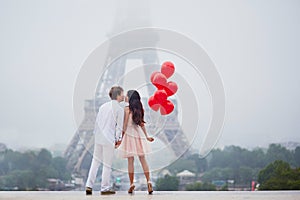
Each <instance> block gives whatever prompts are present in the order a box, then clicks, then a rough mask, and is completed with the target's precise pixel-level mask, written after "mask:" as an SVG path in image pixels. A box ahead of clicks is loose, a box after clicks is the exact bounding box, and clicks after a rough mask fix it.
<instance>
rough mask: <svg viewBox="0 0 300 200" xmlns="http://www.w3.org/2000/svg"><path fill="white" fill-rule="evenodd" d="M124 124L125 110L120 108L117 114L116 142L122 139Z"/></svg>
mask: <svg viewBox="0 0 300 200" xmlns="http://www.w3.org/2000/svg"><path fill="white" fill-rule="evenodd" d="M123 123H124V110H123V109H122V108H120V109H118V113H117V126H116V142H118V141H120V140H121V139H122V132H123Z"/></svg>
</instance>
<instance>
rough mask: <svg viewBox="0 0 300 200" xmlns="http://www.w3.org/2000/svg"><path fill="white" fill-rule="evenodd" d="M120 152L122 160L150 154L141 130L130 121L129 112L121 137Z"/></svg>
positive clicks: (130, 115)
mask: <svg viewBox="0 0 300 200" xmlns="http://www.w3.org/2000/svg"><path fill="white" fill-rule="evenodd" d="M120 150H121V156H122V157H123V158H128V157H132V156H143V155H146V154H148V153H149V152H150V146H149V145H148V141H147V138H146V136H145V134H144V132H143V130H142V128H141V127H140V126H139V125H136V124H135V123H134V122H133V121H132V114H131V112H130V113H129V118H128V124H127V130H126V132H125V134H124V136H123V140H122V143H121V146H120Z"/></svg>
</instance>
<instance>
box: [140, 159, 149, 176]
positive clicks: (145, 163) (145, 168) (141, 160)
mask: <svg viewBox="0 0 300 200" xmlns="http://www.w3.org/2000/svg"><path fill="white" fill-rule="evenodd" d="M139 159H140V162H141V164H142V167H143V170H144V174H145V177H146V180H147V182H149V181H150V173H149V167H148V164H147V161H146V158H145V156H139Z"/></svg>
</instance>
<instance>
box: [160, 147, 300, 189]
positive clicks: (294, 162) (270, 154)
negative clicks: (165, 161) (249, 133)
mask: <svg viewBox="0 0 300 200" xmlns="http://www.w3.org/2000/svg"><path fill="white" fill-rule="evenodd" d="M277 160H281V161H282V162H285V163H287V164H288V165H289V166H290V168H291V169H297V168H299V167H300V147H299V146H298V147H297V148H296V149H294V150H288V149H286V148H285V147H283V146H281V145H280V144H270V145H269V147H268V148H267V149H262V148H255V149H253V150H248V149H245V148H241V147H238V146H228V147H225V148H224V149H223V150H221V149H214V150H212V151H211V152H210V154H209V155H208V156H207V157H206V158H200V157H199V155H198V154H193V155H190V156H185V157H181V158H180V159H178V160H177V161H176V162H174V163H173V164H172V165H170V166H168V167H167V169H168V170H169V171H170V172H171V173H172V174H173V175H174V176H175V175H176V174H177V173H178V172H181V171H183V170H185V169H187V170H189V171H191V172H194V173H195V174H196V176H197V177H199V176H201V181H202V182H203V183H205V184H207V183H211V182H213V181H215V180H225V181H227V180H234V184H240V185H250V183H251V181H253V180H254V181H258V182H259V181H261V180H260V179H259V178H258V175H259V173H260V171H261V170H263V169H264V168H266V167H267V166H268V165H269V164H271V163H273V162H275V161H277ZM174 178H175V179H176V177H174ZM163 179H164V178H161V179H159V181H160V184H159V185H158V186H159V187H158V189H159V190H164V187H160V186H161V185H162V184H161V183H163ZM172 180H173V179H172ZM172 180H168V181H167V182H170V181H172ZM262 186H263V185H262ZM194 188H200V189H199V190H202V189H203V188H205V187H203V185H200V184H199V185H190V186H188V188H187V189H188V190H195V189H194ZM262 188H263V187H262ZM175 190H176V188H175Z"/></svg>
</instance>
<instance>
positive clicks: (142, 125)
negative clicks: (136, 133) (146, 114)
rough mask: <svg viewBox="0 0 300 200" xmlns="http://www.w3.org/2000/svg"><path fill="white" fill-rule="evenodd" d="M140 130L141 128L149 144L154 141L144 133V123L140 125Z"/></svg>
mask: <svg viewBox="0 0 300 200" xmlns="http://www.w3.org/2000/svg"><path fill="white" fill-rule="evenodd" d="M141 128H142V130H143V132H144V134H145V136H146V138H147V140H148V141H149V142H152V141H153V140H154V138H153V137H148V134H147V131H146V128H145V125H144V123H142V124H141Z"/></svg>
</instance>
